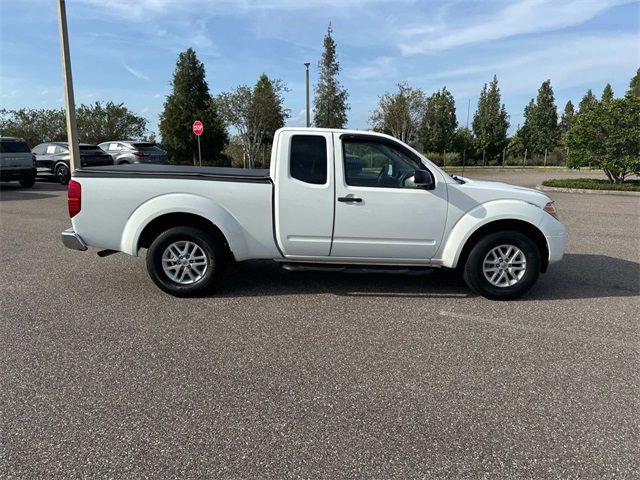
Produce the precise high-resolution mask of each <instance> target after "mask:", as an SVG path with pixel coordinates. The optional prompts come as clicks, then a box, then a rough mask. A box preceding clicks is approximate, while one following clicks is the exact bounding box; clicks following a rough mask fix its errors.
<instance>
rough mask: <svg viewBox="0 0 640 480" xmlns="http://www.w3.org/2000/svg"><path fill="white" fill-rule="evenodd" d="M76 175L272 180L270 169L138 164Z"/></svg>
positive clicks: (88, 171) (87, 171)
mask: <svg viewBox="0 0 640 480" xmlns="http://www.w3.org/2000/svg"><path fill="white" fill-rule="evenodd" d="M73 176H74V178H76V177H77V178H107V177H113V178H140V179H143V178H151V179H152V178H174V179H181V180H189V179H193V180H217V181H227V182H247V183H271V178H270V177H269V170H268V169H261V168H253V169H249V168H226V167H194V166H191V165H157V164H144V163H136V164H129V165H108V166H102V167H89V168H86V167H84V168H79V169H77V170H76V171H75V172H74V174H73Z"/></svg>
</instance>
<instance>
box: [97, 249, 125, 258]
mask: <svg viewBox="0 0 640 480" xmlns="http://www.w3.org/2000/svg"><path fill="white" fill-rule="evenodd" d="M114 253H120V252H118V251H117V250H100V251H99V252H98V256H99V257H100V258H102V257H108V256H109V255H113V254H114Z"/></svg>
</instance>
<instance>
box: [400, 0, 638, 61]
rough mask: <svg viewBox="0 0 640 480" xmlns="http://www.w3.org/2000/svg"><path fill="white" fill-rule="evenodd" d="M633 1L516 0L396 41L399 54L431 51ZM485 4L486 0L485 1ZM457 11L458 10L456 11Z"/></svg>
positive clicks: (581, 17)
mask: <svg viewBox="0 0 640 480" xmlns="http://www.w3.org/2000/svg"><path fill="white" fill-rule="evenodd" d="M633 1H634V0H563V1H559V0H519V1H516V2H514V3H511V4H508V5H507V6H505V7H504V8H502V9H501V10H499V11H497V12H491V11H489V12H486V13H485V14H484V15H481V16H475V17H474V16H471V20H470V21H463V22H458V21H457V19H456V20H454V21H452V22H450V24H447V23H446V21H445V23H444V24H442V25H439V26H435V27H434V26H426V27H419V26H418V27H413V28H408V29H407V30H406V31H405V34H404V36H405V37H407V38H406V40H403V41H401V42H400V43H399V47H400V51H401V53H402V54H403V55H416V54H424V53H433V52H437V51H442V50H447V49H451V48H455V47H461V46H465V45H472V44H477V43H481V42H486V41H491V40H501V39H504V38H509V37H512V36H515V35H523V34H529V33H537V32H545V31H551V30H558V29H562V28H566V27H570V26H574V25H579V24H581V23H584V22H586V21H588V20H590V19H592V18H594V17H596V16H597V15H599V14H601V13H602V12H604V11H606V10H609V9H610V8H612V7H615V6H617V5H621V4H624V3H632V2H633ZM485 3H486V4H487V5H489V2H485ZM459 13H460V12H458V14H459Z"/></svg>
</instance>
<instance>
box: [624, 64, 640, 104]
mask: <svg viewBox="0 0 640 480" xmlns="http://www.w3.org/2000/svg"><path fill="white" fill-rule="evenodd" d="M627 96H630V97H636V98H640V68H638V70H637V71H636V74H635V75H634V76H633V78H632V79H631V81H630V82H629V90H627Z"/></svg>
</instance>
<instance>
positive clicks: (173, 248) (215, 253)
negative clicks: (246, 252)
mask: <svg viewBox="0 0 640 480" xmlns="http://www.w3.org/2000/svg"><path fill="white" fill-rule="evenodd" d="M225 269H226V259H225V254H224V248H223V246H222V245H221V244H220V242H218V241H217V240H216V239H214V238H213V237H211V235H208V234H207V233H206V232H203V231H202V230H200V229H197V228H193V227H173V228H170V229H168V230H165V231H164V232H163V233H161V234H160V235H158V237H156V239H155V240H154V241H153V242H152V243H151V246H150V247H149V251H148V252H147V270H148V272H149V276H150V277H151V279H152V280H153V281H154V283H155V284H156V285H157V286H158V287H159V288H160V289H162V290H163V291H165V292H167V293H169V294H171V295H174V296H176V297H192V296H196V295H200V294H202V293H204V292H206V291H208V290H212V289H214V288H215V287H218V286H219V285H220V284H221V283H222V279H223V276H224V273H225Z"/></svg>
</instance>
